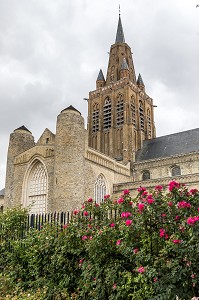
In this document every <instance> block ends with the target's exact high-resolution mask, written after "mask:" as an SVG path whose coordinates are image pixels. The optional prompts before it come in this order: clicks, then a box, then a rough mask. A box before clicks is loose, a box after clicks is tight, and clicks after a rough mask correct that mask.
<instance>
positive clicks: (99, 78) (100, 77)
mask: <svg viewBox="0 0 199 300" xmlns="http://www.w3.org/2000/svg"><path fill="white" fill-rule="evenodd" d="M99 80H100V81H105V79H104V74H103V72H102V69H100V71H99V74H98V76H97V81H99Z"/></svg>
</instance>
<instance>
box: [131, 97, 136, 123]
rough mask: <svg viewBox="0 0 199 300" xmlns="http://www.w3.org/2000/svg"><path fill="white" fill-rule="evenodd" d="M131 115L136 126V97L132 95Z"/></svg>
mask: <svg viewBox="0 0 199 300" xmlns="http://www.w3.org/2000/svg"><path fill="white" fill-rule="evenodd" d="M131 117H132V123H133V126H134V127H136V110H135V97H134V96H131Z"/></svg>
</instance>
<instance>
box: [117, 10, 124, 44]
mask: <svg viewBox="0 0 199 300" xmlns="http://www.w3.org/2000/svg"><path fill="white" fill-rule="evenodd" d="M115 43H125V39H124V32H123V28H122V21H121V18H120V11H119V20H118V26H117V34H116V39H115Z"/></svg>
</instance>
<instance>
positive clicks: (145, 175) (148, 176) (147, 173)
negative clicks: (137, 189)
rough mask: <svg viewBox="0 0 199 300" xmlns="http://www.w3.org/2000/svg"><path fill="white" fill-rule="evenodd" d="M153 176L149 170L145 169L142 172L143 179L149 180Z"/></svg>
mask: <svg viewBox="0 0 199 300" xmlns="http://www.w3.org/2000/svg"><path fill="white" fill-rule="evenodd" d="M150 178H151V176H150V172H149V170H145V171H143V173H142V180H149V179H150Z"/></svg>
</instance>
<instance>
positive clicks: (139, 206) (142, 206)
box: [138, 203, 145, 213]
mask: <svg viewBox="0 0 199 300" xmlns="http://www.w3.org/2000/svg"><path fill="white" fill-rule="evenodd" d="M144 206H145V205H144V204H143V203H138V209H139V212H140V213H141V212H142V211H143V209H144Z"/></svg>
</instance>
